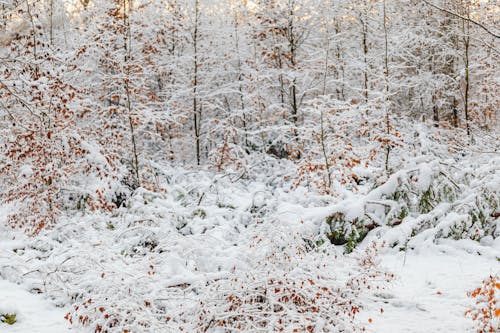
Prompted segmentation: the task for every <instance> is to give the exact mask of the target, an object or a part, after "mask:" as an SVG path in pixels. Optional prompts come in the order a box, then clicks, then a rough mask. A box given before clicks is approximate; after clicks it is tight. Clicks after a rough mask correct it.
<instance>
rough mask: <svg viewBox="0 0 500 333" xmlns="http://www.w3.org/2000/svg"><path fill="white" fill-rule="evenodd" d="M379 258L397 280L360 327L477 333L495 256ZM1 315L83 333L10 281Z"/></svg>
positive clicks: (54, 331)
mask: <svg viewBox="0 0 500 333" xmlns="http://www.w3.org/2000/svg"><path fill="white" fill-rule="evenodd" d="M498 254H499V255H500V252H499V253H498ZM380 259H381V265H382V266H384V267H386V268H387V269H388V270H389V271H391V272H393V273H394V274H395V280H394V282H393V283H392V284H391V285H390V286H389V287H388V288H387V289H386V290H385V291H384V292H382V293H380V294H379V295H376V296H374V295H370V296H369V297H367V299H366V300H365V302H364V303H365V306H366V308H365V309H363V310H361V312H360V313H359V320H360V324H362V325H364V327H365V328H366V330H367V332H373V333H386V332H407V333H427V332H473V329H472V322H471V321H470V319H469V318H465V316H464V312H465V311H466V309H467V305H468V302H467V299H466V292H467V291H469V290H471V289H473V288H475V287H477V286H478V285H479V284H480V283H481V280H482V279H483V278H484V275H485V274H488V273H494V272H495V271H498V261H496V260H495V259H494V258H492V257H491V256H478V255H477V254H471V253H468V252H467V251H466V250H464V249H460V248H457V247H454V246H447V247H436V248H432V249H425V250H421V251H410V252H407V253H405V252H396V253H395V252H391V253H385V254H382V255H381V256H380ZM380 309H383V313H382V312H381V310H380ZM2 311H3V312H13V313H16V314H17V322H16V323H15V324H14V325H12V326H10V325H7V324H2V323H0V332H2V333H27V332H30V333H59V332H61V333H63V332H80V329H78V328H70V327H69V324H68V322H67V321H66V320H65V319H64V315H65V312H66V311H67V309H61V308H56V307H55V306H54V304H53V303H52V302H51V301H49V300H46V299H44V297H43V295H37V294H31V293H29V292H27V291H26V290H25V289H24V287H23V286H19V285H16V284H14V283H11V282H7V281H0V312H2ZM369 319H371V320H370V322H369ZM82 332H83V330H82Z"/></svg>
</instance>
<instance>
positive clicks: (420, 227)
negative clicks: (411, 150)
mask: <svg viewBox="0 0 500 333" xmlns="http://www.w3.org/2000/svg"><path fill="white" fill-rule="evenodd" d="M498 162H499V161H498V159H493V160H491V161H483V165H484V166H483V168H482V169H479V170H477V171H473V170H471V169H470V168H464V169H463V170H461V169H459V168H457V167H455V166H452V165H450V162H444V161H439V160H434V161H431V160H430V159H429V158H425V157H420V158H417V159H415V160H413V161H412V164H410V165H409V166H408V167H406V168H403V169H402V170H400V171H398V172H396V173H395V174H393V175H392V176H391V177H389V179H387V180H386V181H385V182H384V183H383V184H381V185H378V186H376V187H375V188H374V189H372V190H371V191H370V192H368V193H367V194H356V195H354V196H348V197H347V198H346V199H344V200H341V201H340V202H339V203H337V204H336V205H335V206H333V207H332V213H331V214H330V215H329V216H328V217H327V218H326V220H325V224H324V227H323V229H322V230H323V234H324V235H325V236H326V237H327V238H329V239H330V241H331V242H332V243H333V244H348V246H347V247H348V248H351V247H352V246H353V245H355V244H357V243H358V242H359V241H360V240H362V239H363V238H364V236H365V235H366V233H368V232H369V231H371V230H373V229H375V228H376V227H383V228H385V229H384V230H387V229H388V228H394V229H395V230H394V231H388V232H386V233H385V236H384V237H386V238H384V239H386V240H387V241H388V242H389V244H391V245H392V246H396V245H398V244H400V245H401V244H406V243H407V242H408V241H409V240H410V239H412V238H424V239H428V238H432V239H434V240H436V239H439V238H452V239H465V238H468V239H472V240H477V241H479V240H481V239H482V238H484V237H492V238H494V239H495V238H497V237H499V236H500V228H499V219H498V218H499V207H500V186H499V185H500V176H499V175H498V172H497V171H496V169H495V167H494V165H496V164H497V163H498ZM471 173H472V175H473V177H472V178H471ZM471 179H472V180H471Z"/></svg>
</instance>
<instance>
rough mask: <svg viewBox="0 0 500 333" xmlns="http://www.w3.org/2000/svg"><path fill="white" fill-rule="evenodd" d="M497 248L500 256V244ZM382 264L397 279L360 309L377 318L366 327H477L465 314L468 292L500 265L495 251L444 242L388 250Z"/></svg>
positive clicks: (414, 332) (413, 331) (421, 331)
mask: <svg viewBox="0 0 500 333" xmlns="http://www.w3.org/2000/svg"><path fill="white" fill-rule="evenodd" d="M496 254H497V256H500V247H499V248H497V251H496ZM381 264H382V266H384V267H385V268H386V269H388V270H389V271H391V272H393V273H394V274H395V275H396V279H395V281H394V283H393V285H392V286H391V287H390V288H389V289H388V290H386V291H385V292H384V293H383V294H381V295H379V296H378V297H376V296H373V298H372V301H373V303H372V304H371V306H370V308H366V309H365V311H363V312H362V313H361V315H360V317H361V318H362V322H365V323H368V318H372V323H371V324H367V325H366V328H367V331H368V332H373V333H385V332H408V333H426V332H474V330H473V327H472V321H471V320H470V319H469V318H466V317H465V316H464V313H465V311H466V310H467V309H468V306H469V303H468V301H467V297H466V292H467V291H470V290H473V289H475V288H477V287H478V286H480V285H481V281H482V280H483V279H484V278H486V277H487V276H489V275H490V274H493V275H494V274H495V273H498V272H499V270H500V265H499V263H498V261H496V259H495V258H494V257H493V258H492V257H491V256H478V255H477V254H470V253H468V252H466V251H464V250H459V249H456V248H454V247H451V248H450V247H441V246H431V247H427V248H424V249H420V250H419V251H408V252H397V253H386V254H384V255H382V256H381ZM381 308H382V309H383V310H384V311H383V313H381V311H380V309H381Z"/></svg>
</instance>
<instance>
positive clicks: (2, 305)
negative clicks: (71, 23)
mask: <svg viewBox="0 0 500 333" xmlns="http://www.w3.org/2000/svg"><path fill="white" fill-rule="evenodd" d="M419 140H420V142H421V145H422V147H423V148H422V150H424V149H426V150H425V151H424V153H423V154H421V155H419V154H415V156H413V157H412V156H410V157H408V158H407V159H406V161H405V162H404V163H403V162H401V168H400V170H399V171H397V172H394V174H393V176H391V178H390V179H386V180H385V182H384V183H382V184H380V183H379V185H376V182H377V180H376V179H372V180H370V172H372V171H373V170H365V171H364V175H368V176H366V177H367V179H368V182H367V184H366V185H364V187H363V186H360V189H359V191H358V192H353V191H350V190H344V191H343V192H341V193H340V194H339V195H338V196H337V197H333V196H327V195H321V194H317V193H315V192H314V191H311V190H310V189H309V188H307V187H304V186H300V187H298V188H294V189H292V188H291V183H292V182H293V179H292V180H290V177H289V175H290V174H293V173H294V172H295V171H296V170H295V169H294V167H293V165H292V164H291V162H289V161H279V160H274V159H267V160H263V161H262V163H260V164H255V166H254V167H252V168H248V169H247V174H246V177H241V175H240V174H239V172H238V171H236V172H232V173H231V172H227V173H225V174H215V173H213V172H210V171H195V172H193V171H190V170H184V169H181V168H174V167H171V166H168V165H165V166H163V168H164V172H165V174H168V175H169V177H168V184H166V186H167V187H168V188H169V192H168V193H166V194H161V195H160V194H157V193H152V192H148V191H146V190H142V191H137V192H136V193H135V194H134V196H133V197H131V198H130V199H129V201H128V203H127V207H123V208H121V209H118V210H117V211H115V212H113V213H111V214H103V213H89V212H76V213H75V212H73V213H70V214H68V215H67V216H65V217H64V218H62V219H61V222H60V223H58V224H57V225H56V226H54V228H52V229H50V230H45V231H43V232H42V233H41V234H40V235H38V236H37V237H34V238H30V237H26V236H25V235H23V233H22V232H20V231H17V230H11V229H10V228H8V227H6V226H5V224H6V223H5V222H6V216H7V215H8V213H9V211H10V208H9V207H3V208H2V209H0V314H2V313H15V314H16V315H17V322H16V323H14V324H13V325H12V326H9V325H7V324H5V323H0V333H21V332H22V333H25V332H26V333H27V332H30V333H58V332H61V333H63V332H66V331H71V332H83V333H92V332H93V331H94V330H96V327H98V326H97V325H102V324H103V323H105V319H106V318H107V317H105V315H107V313H108V312H107V311H110V313H111V315H115V316H116V317H115V318H117V320H122V322H121V323H122V324H123V325H125V326H124V327H128V326H126V325H130V322H131V321H132V322H133V323H136V324H137V323H138V324H137V325H139V326H136V329H135V330H134V329H133V330H130V332H134V333H135V332H140V333H142V332H148V333H149V332H150V333H157V332H158V333H159V332H166V333H177V332H179V331H180V330H179V327H180V326H181V325H185V326H183V327H187V328H185V329H184V332H186V331H187V332H195V331H199V328H200V327H208V326H210V325H212V324H213V320H210V318H208V319H206V318H203V317H202V316H199V317H198V315H197V314H200V313H205V312H203V311H205V310H206V311H207V313H209V314H210V313H211V314H213V315H214V316H215V315H219V313H218V312H217V311H220V310H222V312H224V311H223V310H224V309H225V308H224V307H225V306H226V305H227V304H225V303H224V302H225V300H227V299H228V295H231V297H233V296H232V294H229V293H232V292H233V291H234V292H238V288H241V289H244V288H249V289H248V290H247V291H248V292H254V290H258V288H257V289H252V288H253V287H250V285H252V283H254V285H256V284H259V283H261V282H262V280H263V279H273V280H274V281H276V279H281V278H283V276H285V277H287V278H289V279H292V280H293V279H295V280H293V281H294V283H295V281H297V282H298V283H300V282H301V281H308V280H309V279H311V278H314V279H316V280H315V281H316V284H318V283H322V282H324V283H326V284H327V285H328V286H329V288H330V286H333V288H337V287H338V286H340V288H346V295H350V296H349V297H351V299H350V300H351V301H353V302H355V303H353V304H358V305H359V309H360V311H359V313H357V315H356V321H355V322H353V323H352V324H353V325H354V327H355V328H363V327H364V328H365V329H366V331H368V332H372V333H392V332H394V333H399V332H407V333H428V332H460V333H462V332H464V333H465V332H470V333H472V332H476V331H475V330H474V328H473V326H472V321H471V320H470V318H466V317H465V316H464V313H465V311H466V310H467V309H468V308H470V306H471V300H469V299H468V297H467V292H469V291H471V290H473V289H475V288H477V287H479V286H480V285H481V281H482V280H483V279H485V278H487V277H488V276H489V275H490V274H491V275H495V274H499V272H500V264H499V260H500V237H498V232H499V231H498V230H500V219H499V218H497V217H495V216H496V211H495V209H497V208H498V202H499V201H498V200H499V197H498V190H499V188H500V169H499V168H498V165H500V157H498V156H497V154H496V155H492V154H478V153H466V152H459V154H457V155H456V156H451V155H447V151H448V147H447V146H446V145H441V146H439V145H438V146H437V147H435V146H433V144H434V143H433V142H431V141H430V140H427V137H426V136H424V135H420V137H419ZM479 144H483V143H479ZM494 144H495V143H493V144H492V145H494ZM480 148H481V147H479V148H478V147H475V148H474V149H480ZM484 149H486V148H484ZM492 149H493V148H492ZM433 152H434V153H435V155H433ZM408 155H409V154H408ZM436 155H439V156H443V157H442V158H440V159H438V158H437V157H436ZM401 156H404V155H403V154H402V155H401ZM457 156H458V157H457ZM259 165H260V166H259ZM372 178H373V177H372ZM370 182H371V183H370ZM401 189H405V190H406V191H407V195H410V196H414V197H412V198H413V199H415V200H417V201H418V200H420V202H421V198H422V194H425V193H429V191H428V190H429V189H430V190H432V191H433V193H434V194H433V195H434V196H435V197H433V198H432V200H434V201H433V202H430V204H429V205H427V206H426V207H424V208H425V212H423V213H422V212H418V211H417V209H418V207H417V208H415V207H413V206H412V207H413V208H412V207H410V206H411V202H410V201H411V200H409V199H408V200H407V203H405V202H402V201H400V202H398V201H397V200H396V199H394V198H396V197H397V196H395V195H394V193H396V192H394V191H400V190H401ZM443 189H444V190H446V191H448V192H442V190H443ZM450 189H451V190H450ZM449 191H454V192H453V193H451V194H450V192H449ZM439 193H445V194H447V195H448V196H447V197H445V198H449V200H448V199H442V197H440V196H439ZM440 198H441V199H440ZM413 199H412V200H413ZM440 200H441V201H440ZM450 200H451V202H450ZM406 204H408V206H404V207H406V208H408V207H409V208H410V212H409V213H408V212H406V214H405V217H403V218H402V221H398V223H391V221H394V216H401V212H402V211H401V207H403V206H401V205H406ZM384 207H385V208H384ZM387 207H390V209H387ZM338 212H342V214H341V215H342V217H343V218H344V220H345V221H348V223H350V222H349V221H354V222H353V223H356V221H360V218H364V217H365V216H368V217H370V219H371V220H374V221H379V223H380V226H379V227H378V228H375V229H374V230H372V231H371V232H370V233H369V234H368V236H367V237H366V238H365V240H364V241H363V242H362V243H360V244H359V246H358V248H356V249H355V250H354V252H353V253H352V254H348V253H345V252H346V251H344V250H346V247H344V246H332V245H330V244H329V243H330V242H328V239H326V242H325V235H327V234H328V232H329V228H330V227H331V225H329V224H328V223H327V222H326V221H328V217H330V216H332V214H337V215H338ZM471 216H472V219H471ZM387 221H388V222H387ZM474 221H476V222H474ZM477 221H483V224H482V225H479V224H477V223H478V222H477ZM481 228H483V230H480V229H481ZM481 233H482V234H481ZM478 235H479V236H478ZM470 238H480V241H477V240H476V241H473V240H471V239H470ZM372 241H376V242H378V243H379V248H378V250H377V251H373V252H378V256H376V257H375V261H376V262H378V267H380V269H381V270H382V271H384V272H387V273H391V274H394V278H393V279H392V280H391V281H390V282H388V283H385V282H386V281H383V282H384V283H383V285H384V286H385V289H383V290H377V291H375V290H374V289H370V290H367V289H363V290H362V291H361V292H359V293H357V292H356V291H355V290H354V289H352V290H351V289H349V288H350V287H349V286H350V284H349V283H347V282H346V281H351V280H352V278H353V276H354V277H356V276H360V275H359V274H362V272H361V270H360V267H361V266H362V264H359V263H360V262H361V261H360V255H361V254H363V251H366V250H368V252H370V251H371V250H370V249H371V248H370V246H372ZM383 244H385V245H383ZM347 252H348V251H347ZM372 254H374V253H372ZM324 267H327V268H324ZM360 272H361V273H360ZM280 274H281V275H280ZM383 276H385V275H382V277H383ZM350 279H351V280H350ZM376 279H377V277H376ZM380 279H382V278H380ZM268 281H269V280H268ZM372 282H373V281H372ZM374 282H377V281H374ZM370 283H371V282H370ZM311 285H312V282H311ZM272 288H275V287H274V286H273V287H272ZM270 290H274V289H270ZM313 290H314V289H313ZM321 290H323V289H321ZM329 290H332V289H329ZM339 290H341V289H339ZM360 290H361V289H360ZM305 292H307V291H306V290H305ZM314 295H316V292H314V293H313V296H314ZM281 299H283V298H281ZM214 300H215V301H214ZM217 302H219V303H217ZM349 304H350V303H349ZM286 305H288V304H286ZM337 305H338V304H335V305H334V306H337ZM104 306H105V308H104ZM249 306H250V305H249ZM200 307H201V309H200ZM153 308H154V311H153V310H152V309H153ZM292 308H293V305H292ZM341 308H342V307H341V306H339V309H341ZM292 310H293V309H292ZM299 310H300V309H298V310H297V309H295V310H294V311H296V312H295V314H293V316H295V317H293V316H292V317H291V318H292V320H296V321H297V322H299V323H300V321H301V320H302V321H303V320H304V318H302V317H301V312H300V311H299ZM211 311H212V312H211ZM68 314H70V315H69V317H68ZM123 314H126V316H125V317H123ZM130 314H133V316H131V315H130ZM221 315H225V314H224V313H222V314H221ZM324 315H325V316H328V315H329V313H324ZM80 316H81V317H80ZM87 316H89V320H87V319H85V318H86V317H87ZM65 317H66V318H69V319H72V320H73V324H74V325H73V326H72V327H71V328H70V325H69V321H71V320H67V319H65ZM79 317H80V318H83V322H79V320H78V318H79ZM132 317H133V318H132ZM127 318H128V319H130V321H128V322H127ZM172 318H175V319H172ZM198 318H199V321H198ZM297 318H298V319H297ZM338 318H341V317H338ZM342 318H344V319H345V318H346V317H342ZM81 320H82V319H80V321H81ZM333 320H334V321H335V320H343V319H337V316H335V317H334V318H333ZM144 322H146V323H147V325H150V326H149V329H148V330H141V327H144V326H141V325H143V324H141V323H144ZM200 322H201V323H200ZM80 324H81V325H80ZM222 324H223V323H222ZM247 324H248V323H247ZM318 325H319V324H318ZM138 327H139V328H138ZM196 328H198V330H197V329H196ZM201 331H203V329H202V330H201ZM243 331H244V330H243ZM326 331H328V332H330V331H332V332H336V330H335V329H333V330H326ZM110 332H113V331H110ZM120 332H121V331H120ZM208 332H220V330H219V331H218V328H217V327H213V329H212V330H208ZM285 332H287V331H286V330H285ZM318 332H319V331H318ZM322 332H324V330H322Z"/></svg>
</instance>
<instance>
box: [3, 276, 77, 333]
mask: <svg viewBox="0 0 500 333" xmlns="http://www.w3.org/2000/svg"><path fill="white" fill-rule="evenodd" d="M0 313H2V314H5V313H8V314H12V313H15V314H16V322H15V323H14V324H13V325H8V324H5V323H1V322H0V332H2V333H27V332H29V333H63V332H77V331H76V330H75V329H71V330H70V328H69V326H68V323H67V322H66V320H65V319H64V315H65V313H64V309H59V308H56V307H55V306H54V305H52V304H50V302H48V301H46V300H44V299H43V297H42V296H41V295H34V294H30V293H29V292H27V291H26V290H24V289H23V287H21V286H19V285H16V284H14V283H11V282H7V281H4V280H0Z"/></svg>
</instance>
